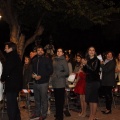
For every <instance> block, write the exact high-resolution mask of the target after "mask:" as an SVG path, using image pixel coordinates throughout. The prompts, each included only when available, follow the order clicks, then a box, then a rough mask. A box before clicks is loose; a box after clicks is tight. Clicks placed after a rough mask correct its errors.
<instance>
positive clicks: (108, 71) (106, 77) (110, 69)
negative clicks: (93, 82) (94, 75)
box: [101, 59, 116, 86]
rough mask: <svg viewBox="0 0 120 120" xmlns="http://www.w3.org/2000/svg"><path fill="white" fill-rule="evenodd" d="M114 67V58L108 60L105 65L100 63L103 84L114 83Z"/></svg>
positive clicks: (110, 84)
mask: <svg viewBox="0 0 120 120" xmlns="http://www.w3.org/2000/svg"><path fill="white" fill-rule="evenodd" d="M115 67H116V61H115V60H114V59H113V60H110V61H109V62H108V63H106V64H105V65H101V68H102V85H103V86H114V85H115Z"/></svg>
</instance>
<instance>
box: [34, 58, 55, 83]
mask: <svg viewBox="0 0 120 120" xmlns="http://www.w3.org/2000/svg"><path fill="white" fill-rule="evenodd" d="M32 66H33V67H32V72H33V73H35V74H37V75H40V76H41V79H40V80H35V82H36V83H37V84H43V83H48V82H49V78H50V75H51V74H52V72H53V66H52V60H51V59H50V58H47V57H45V56H37V57H35V58H34V60H33V61H32Z"/></svg>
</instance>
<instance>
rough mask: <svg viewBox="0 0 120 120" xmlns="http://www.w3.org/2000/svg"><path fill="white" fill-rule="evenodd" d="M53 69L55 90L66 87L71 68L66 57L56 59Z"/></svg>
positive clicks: (52, 77)
mask: <svg viewBox="0 0 120 120" xmlns="http://www.w3.org/2000/svg"><path fill="white" fill-rule="evenodd" d="M53 69H54V71H53V75H52V76H51V80H52V86H53V88H64V87H66V77H68V75H69V68H68V63H67V61H66V59H65V57H64V56H61V57H55V58H54V60H53Z"/></svg>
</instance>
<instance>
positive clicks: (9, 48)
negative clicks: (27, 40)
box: [4, 42, 17, 53]
mask: <svg viewBox="0 0 120 120" xmlns="http://www.w3.org/2000/svg"><path fill="white" fill-rule="evenodd" d="M4 51H5V52H6V53H9V52H11V51H17V45H16V44H15V43H13V42H6V43H5V49H4Z"/></svg>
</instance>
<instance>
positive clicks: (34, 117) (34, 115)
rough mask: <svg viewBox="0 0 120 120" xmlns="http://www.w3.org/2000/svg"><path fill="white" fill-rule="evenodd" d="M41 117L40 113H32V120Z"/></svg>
mask: <svg viewBox="0 0 120 120" xmlns="http://www.w3.org/2000/svg"><path fill="white" fill-rule="evenodd" d="M39 117H40V116H39V115H36V114H32V115H31V117H30V120H34V119H39Z"/></svg>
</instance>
